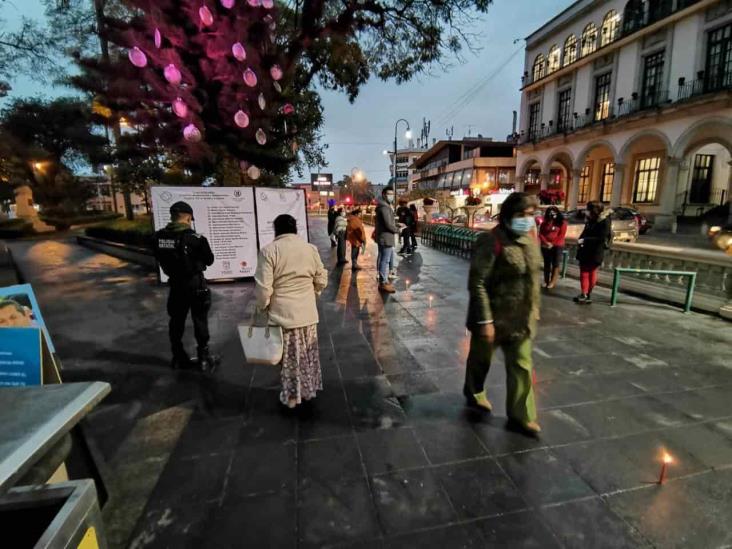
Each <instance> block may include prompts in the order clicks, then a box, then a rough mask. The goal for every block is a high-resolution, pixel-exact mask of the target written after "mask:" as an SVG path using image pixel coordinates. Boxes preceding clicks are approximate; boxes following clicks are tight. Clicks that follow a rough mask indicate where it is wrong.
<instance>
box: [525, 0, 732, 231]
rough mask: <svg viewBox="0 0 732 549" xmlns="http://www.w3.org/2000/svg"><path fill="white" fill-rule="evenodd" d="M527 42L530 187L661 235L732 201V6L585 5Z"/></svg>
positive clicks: (675, 1)
mask: <svg viewBox="0 0 732 549" xmlns="http://www.w3.org/2000/svg"><path fill="white" fill-rule="evenodd" d="M526 42H527V45H526V59H525V72H524V77H523V88H522V100H521V131H520V133H519V137H518V139H519V146H518V162H517V180H518V183H519V186H520V187H521V188H523V189H524V190H526V191H527V192H533V193H538V192H539V191H540V190H542V189H549V190H552V189H555V190H561V191H563V192H564V193H565V195H566V199H565V206H566V207H567V208H569V209H573V208H575V207H577V206H581V205H583V204H585V203H586V202H587V201H589V200H601V201H603V202H605V203H608V204H609V205H611V206H618V205H621V204H623V205H625V204H629V205H633V206H634V207H636V208H638V209H639V210H640V211H641V212H642V213H644V214H645V215H647V216H649V217H650V218H652V219H653V221H654V224H655V226H656V227H657V228H660V229H664V228H671V227H675V222H676V221H677V220H678V218H679V216H686V217H688V216H691V217H693V216H700V215H702V214H703V213H705V212H707V211H708V210H710V209H712V208H714V207H715V206H719V205H722V204H724V203H726V202H727V201H729V199H730V191H732V182H731V181H730V160H731V159H732V157H731V153H732V101H731V100H732V94H730V90H732V1H730V0H579V1H578V2H575V3H574V4H573V5H571V6H570V7H569V8H568V9H566V10H565V11H564V12H562V13H560V14H559V15H557V16H556V17H555V18H554V19H552V20H551V21H549V22H548V23H547V24H545V25H544V26H543V27H541V28H540V29H539V30H537V31H536V32H534V33H533V34H532V35H530V36H529V37H528V38H527V39H526Z"/></svg>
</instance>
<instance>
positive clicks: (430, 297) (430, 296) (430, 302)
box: [430, 296, 434, 309]
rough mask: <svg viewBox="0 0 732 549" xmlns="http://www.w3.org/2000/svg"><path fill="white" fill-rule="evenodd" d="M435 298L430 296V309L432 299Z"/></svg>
mask: <svg viewBox="0 0 732 549" xmlns="http://www.w3.org/2000/svg"><path fill="white" fill-rule="evenodd" d="M433 299H434V298H433V297H432V296H430V309H431V308H432V300H433Z"/></svg>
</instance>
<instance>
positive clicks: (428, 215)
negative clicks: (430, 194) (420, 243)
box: [422, 204, 435, 223]
mask: <svg viewBox="0 0 732 549" xmlns="http://www.w3.org/2000/svg"><path fill="white" fill-rule="evenodd" d="M422 209H423V210H424V222H425V223H429V222H430V221H432V212H434V211H435V205H434V204H430V205H429V206H425V205H422Z"/></svg>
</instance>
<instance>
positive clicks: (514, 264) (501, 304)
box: [467, 225, 542, 342]
mask: <svg viewBox="0 0 732 549" xmlns="http://www.w3.org/2000/svg"><path fill="white" fill-rule="evenodd" d="M496 238H497V239H499V241H500V245H499V246H496ZM496 251H498V252H499V253H498V256H497V257H496ZM541 263H542V262H541V252H540V250H539V243H538V241H537V240H536V239H535V238H534V237H533V236H531V235H524V236H515V235H512V234H509V233H508V231H505V230H504V229H503V228H502V227H501V226H500V225H499V226H498V227H496V229H494V230H493V231H491V232H486V233H483V234H481V235H480V236H479V237H478V240H477V241H476V243H475V248H474V252H473V260H472V262H471V264H470V275H469V277H468V291H469V292H470V304H469V306H468V321H467V326H468V329H470V330H471V331H473V330H475V329H476V328H477V327H478V326H479V325H480V323H481V322H484V321H488V320H492V321H493V323H494V324H495V328H496V341H497V342H503V341H517V340H521V339H525V338H527V337H533V336H534V334H535V333H536V322H537V320H538V319H539V306H540V300H541V285H540V282H539V278H540V276H539V275H540V271H541Z"/></svg>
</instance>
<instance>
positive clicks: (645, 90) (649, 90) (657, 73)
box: [641, 51, 664, 108]
mask: <svg viewBox="0 0 732 549" xmlns="http://www.w3.org/2000/svg"><path fill="white" fill-rule="evenodd" d="M663 63H664V52H662V51H661V52H658V53H654V54H653V55H649V56H647V57H646V59H645V64H644V67H643V87H642V95H641V107H643V108H648V107H656V106H658V105H659V104H660V103H661V101H663V98H662V97H661V84H662V83H663Z"/></svg>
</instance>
